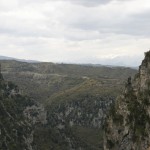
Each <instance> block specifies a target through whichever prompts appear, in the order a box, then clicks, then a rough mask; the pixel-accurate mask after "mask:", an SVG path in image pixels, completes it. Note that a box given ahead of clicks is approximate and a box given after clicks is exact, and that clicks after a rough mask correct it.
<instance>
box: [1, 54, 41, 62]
mask: <svg viewBox="0 0 150 150" xmlns="http://www.w3.org/2000/svg"><path fill="white" fill-rule="evenodd" d="M0 60H16V61H20V62H27V63H38V62H39V61H36V60H26V59H18V58H13V57H7V56H0Z"/></svg>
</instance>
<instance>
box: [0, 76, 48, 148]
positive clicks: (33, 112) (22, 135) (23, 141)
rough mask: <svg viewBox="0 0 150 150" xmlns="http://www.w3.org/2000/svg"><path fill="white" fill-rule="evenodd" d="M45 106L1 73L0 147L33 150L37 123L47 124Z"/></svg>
mask: <svg viewBox="0 0 150 150" xmlns="http://www.w3.org/2000/svg"><path fill="white" fill-rule="evenodd" d="M45 116H46V112H45V111H44V109H43V107H42V106H40V105H39V104H37V103H36V102H35V101H33V100H31V99H30V98H29V97H27V96H22V95H21V94H20V92H19V88H18V87H17V86H16V85H14V84H13V83H12V82H7V81H5V80H4V79H3V77H2V74H0V149H1V150H33V142H34V139H33V135H34V130H35V125H36V124H37V123H40V124H46V117H45Z"/></svg>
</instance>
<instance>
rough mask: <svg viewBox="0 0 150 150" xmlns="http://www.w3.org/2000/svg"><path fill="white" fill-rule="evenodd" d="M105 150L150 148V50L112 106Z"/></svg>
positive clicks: (144, 149) (108, 119)
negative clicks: (137, 71)
mask: <svg viewBox="0 0 150 150" xmlns="http://www.w3.org/2000/svg"><path fill="white" fill-rule="evenodd" d="M104 129H105V135H104V150H147V149H148V148H149V147H150V51H148V52H146V53H145V59H144V60H143V62H142V64H141V66H140V67H139V73H138V74H137V75H136V76H135V78H134V79H133V81H132V82H131V79H130V78H129V79H128V81H127V83H126V85H125V90H124V93H123V94H122V95H120V96H119V97H118V98H117V100H116V102H115V104H114V105H113V106H112V108H111V110H110V113H109V115H108V117H107V119H106V123H105V126H104Z"/></svg>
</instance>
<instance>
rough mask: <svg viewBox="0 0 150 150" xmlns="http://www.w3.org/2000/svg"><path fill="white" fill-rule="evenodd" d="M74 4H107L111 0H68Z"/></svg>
mask: <svg viewBox="0 0 150 150" xmlns="http://www.w3.org/2000/svg"><path fill="white" fill-rule="evenodd" d="M70 1H71V2H72V3H74V4H79V5H83V6H87V7H93V6H98V5H101V4H107V3H109V2H110V1H112V0H70Z"/></svg>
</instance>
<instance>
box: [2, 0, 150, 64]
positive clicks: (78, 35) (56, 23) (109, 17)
mask: <svg viewBox="0 0 150 150" xmlns="http://www.w3.org/2000/svg"><path fill="white" fill-rule="evenodd" d="M149 49H150V1H149V0H0V55H2V56H9V57H15V58H20V59H30V60H39V61H48V62H59V63H61V62H63V63H79V64H81V63H89V64H105V65H121V66H124V65H125V66H138V65H139V64H140V63H141V60H142V59H143V57H144V52H145V51H148V50H149Z"/></svg>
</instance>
